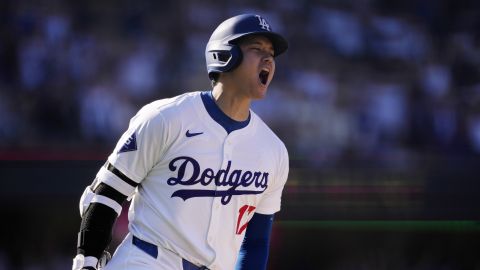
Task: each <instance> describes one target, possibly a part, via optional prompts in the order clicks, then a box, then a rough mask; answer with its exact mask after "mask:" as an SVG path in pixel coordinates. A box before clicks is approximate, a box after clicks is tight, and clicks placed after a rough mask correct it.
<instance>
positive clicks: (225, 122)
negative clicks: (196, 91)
mask: <svg viewBox="0 0 480 270" xmlns="http://www.w3.org/2000/svg"><path fill="white" fill-rule="evenodd" d="M201 97H202V101H203V105H205V109H207V112H208V114H209V115H210V117H212V119H213V120H215V122H217V123H218V124H220V125H221V126H222V127H223V128H224V129H225V130H226V131H227V133H228V134H230V133H231V132H232V131H235V130H237V129H242V128H244V127H246V126H247V125H248V123H250V114H248V119H247V120H245V121H241V122H240V121H235V120H233V119H232V118H230V117H228V115H226V114H225V113H224V112H222V110H221V109H220V108H219V107H218V105H217V104H216V103H215V101H214V99H213V94H212V91H204V92H202V93H201Z"/></svg>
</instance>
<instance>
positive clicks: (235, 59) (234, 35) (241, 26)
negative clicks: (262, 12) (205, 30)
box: [205, 14, 288, 79]
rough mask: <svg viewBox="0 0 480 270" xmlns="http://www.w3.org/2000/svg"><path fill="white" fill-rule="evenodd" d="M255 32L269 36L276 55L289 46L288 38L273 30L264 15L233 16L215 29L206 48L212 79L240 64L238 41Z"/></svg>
mask: <svg viewBox="0 0 480 270" xmlns="http://www.w3.org/2000/svg"><path fill="white" fill-rule="evenodd" d="M253 34H259V35H263V36H265V37H267V38H268V39H269V40H270V41H271V42H272V45H273V49H274V51H275V56H278V55H280V54H282V53H283V52H285V51H286V50H287V48H288V43H287V40H285V38H283V37H282V36H281V35H280V34H278V33H275V32H273V30H272V27H271V26H270V24H269V23H268V22H267V21H266V20H265V19H264V18H263V17H261V16H259V15H254V14H242V15H238V16H235V17H232V18H230V19H228V20H226V21H224V22H222V23H221V24H220V25H219V26H218V27H217V29H215V31H213V34H212V36H211V37H210V40H209V41H208V44H207V48H206V49H205V58H206V60H207V70H208V76H209V77H210V79H213V74H215V73H221V72H227V71H230V70H232V69H234V68H235V67H236V66H238V65H239V64H240V62H241V61H242V51H241V50H240V47H239V46H238V45H237V44H236V41H238V39H240V38H242V37H245V36H247V35H253Z"/></svg>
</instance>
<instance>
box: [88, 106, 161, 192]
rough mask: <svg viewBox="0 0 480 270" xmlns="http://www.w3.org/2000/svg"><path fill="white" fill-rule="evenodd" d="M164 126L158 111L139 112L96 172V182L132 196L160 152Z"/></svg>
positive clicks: (149, 109) (148, 109) (159, 155)
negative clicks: (104, 164) (105, 161)
mask: <svg viewBox="0 0 480 270" xmlns="http://www.w3.org/2000/svg"><path fill="white" fill-rule="evenodd" d="M147 106H148V105H147ZM166 126H167V125H166V123H165V120H164V117H163V116H162V114H161V112H160V111H159V110H158V109H155V108H148V107H147V108H143V109H142V110H140V111H139V112H138V113H137V115H135V116H134V117H133V118H132V119H131V121H130V124H129V127H128V129H127V131H126V132H125V133H123V135H122V136H121V137H120V139H119V141H118V142H117V145H116V146H115V148H114V150H113V152H112V153H111V154H110V156H109V157H108V161H107V164H106V166H103V167H102V168H101V169H100V171H99V172H98V173H97V177H96V181H97V183H106V184H107V185H109V186H111V187H113V188H115V189H116V190H118V191H120V192H121V193H122V194H124V195H126V196H131V195H133V193H134V190H135V187H136V185H138V184H139V183H140V182H141V181H142V180H143V179H144V178H145V176H146V175H147V174H148V172H149V171H150V170H151V169H152V168H153V167H154V166H155V165H156V164H157V163H158V161H159V159H160V158H161V156H162V154H163V153H164V149H165V147H164V146H165V140H166V134H167V133H168V131H167V129H166Z"/></svg>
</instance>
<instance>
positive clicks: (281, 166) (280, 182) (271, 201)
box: [256, 145, 289, 215]
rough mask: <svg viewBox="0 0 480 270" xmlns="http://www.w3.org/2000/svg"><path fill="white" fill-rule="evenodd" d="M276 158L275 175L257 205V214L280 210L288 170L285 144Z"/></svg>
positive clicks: (269, 213) (268, 213)
mask: <svg viewBox="0 0 480 270" xmlns="http://www.w3.org/2000/svg"><path fill="white" fill-rule="evenodd" d="M282 146H283V145H282ZM277 159H278V161H277V169H276V173H275V177H274V178H273V179H272V180H273V181H271V183H269V187H268V188H267V190H266V191H265V193H264V195H263V197H262V199H261V201H260V203H259V205H258V206H257V210H256V212H257V213H259V214H264V215H271V214H274V213H276V212H278V211H280V205H281V199H282V192H283V188H284V186H285V183H286V182H287V178H288V171H289V159H288V152H287V149H286V148H285V146H283V147H282V151H281V154H279V155H278V156H277Z"/></svg>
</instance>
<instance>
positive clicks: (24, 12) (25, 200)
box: [0, 0, 480, 270]
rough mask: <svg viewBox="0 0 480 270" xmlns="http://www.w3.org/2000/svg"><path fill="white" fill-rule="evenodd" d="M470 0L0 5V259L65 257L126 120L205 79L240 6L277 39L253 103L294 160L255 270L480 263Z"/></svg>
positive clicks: (58, 260) (120, 226)
mask: <svg viewBox="0 0 480 270" xmlns="http://www.w3.org/2000/svg"><path fill="white" fill-rule="evenodd" d="M479 3H480V2H477V1H473V0H471V1H454V0H449V1H446V0H443V1H435V0H420V1H415V0H405V1H401V0H394V1H380V0H377V1H375V0H358V1H357V0H342V1H334V0H330V1H328V0H324V1H314V0H300V1H289V0H278V1H269V2H267V1H253V0H249V1H239V0H237V1H215V0H210V1H202V2H200V1H193V0H186V1H145V0H138V1H127V0H122V1H111V0H108V1H92V0H87V1H60V0H51V1H33V0H31V1H28V0H18V1H13V0H5V1H2V2H1V3H0V180H1V188H0V203H1V207H0V219H1V222H0V269H1V270H3V269H19V270H23V269H29V270H33V269H35V270H37V269H49V270H55V269H70V265H71V259H72V258H73V256H74V254H75V243H76V232H77V230H78V227H79V222H80V219H79V216H78V206H77V205H78V199H79V197H80V194H81V192H82V191H83V187H84V186H85V185H86V184H88V183H90V182H91V181H92V179H93V177H94V175H95V173H96V171H97V170H98V168H99V167H100V166H101V165H102V164H103V162H104V160H105V158H106V156H107V155H108V154H109V152H110V151H111V149H112V148H113V146H114V144H115V142H116V140H117V139H118V138H119V135H120V134H121V132H122V131H123V130H124V129H125V128H126V126H127V124H128V119H129V118H130V117H131V116H132V115H133V114H134V113H135V112H136V111H137V110H138V109H139V108H140V107H141V106H142V105H143V104H145V103H147V102H149V101H151V100H154V99H159V98H163V97H169V96H172V95H177V94H179V93H183V92H185V91H195V90H203V89H208V88H209V81H208V80H207V76H206V71H205V64H204V46H205V44H206V42H207V41H208V38H209V35H210V33H211V31H212V30H213V28H214V26H215V25H217V24H218V23H219V22H221V21H223V20H224V19H225V18H228V17H230V16H232V15H235V14H238V13H243V12H255V13H260V14H263V15H264V16H265V17H266V18H268V19H269V21H270V22H271V24H272V25H273V26H274V29H275V30H276V31H279V32H281V33H284V34H285V36H286V37H287V38H288V39H289V41H290V50H289V51H288V53H287V54H285V55H282V56H281V57H280V58H278V59H277V73H276V77H275V79H274V82H273V84H272V85H271V88H270V90H269V94H268V98H267V99H266V100H264V101H262V102H257V103H255V104H254V110H255V111H256V112H257V113H258V114H260V115H261V116H262V117H263V119H264V120H265V121H266V122H267V123H268V124H269V125H270V126H271V127H272V128H273V129H274V130H275V131H276V132H277V134H278V135H279V136H280V137H281V138H282V139H283V140H284V141H285V143H286V145H287V148H288V149H289V152H290V157H291V173H290V177H289V181H288V184H287V186H286V190H285V194H284V200H283V210H282V212H280V213H279V214H278V215H277V218H276V222H275V225H274V232H273V239H272V247H271V256H270V267H269V269H326V270H330V269H332V270H350V269H355V270H357V269H368V270H369V269H390V270H392V269H393V270H395V269H415V270H426V269H442V270H450V269H451V270H458V269H480V261H479V259H478V250H479V248H480V241H479V240H480V237H479V236H480V235H479V233H480V225H479V223H478V218H479V216H480V215H479V209H480V208H479V206H480V196H478V191H479V188H480V183H479V172H480V169H479V167H480V166H479V165H480V76H479V75H480V69H479V68H480V39H479V37H480V36H479V34H480V4H479ZM125 225H126V220H125V217H124V216H122V218H121V219H120V220H119V221H118V223H117V229H116V231H115V238H114V242H113V245H112V246H114V245H115V243H118V241H119V239H120V238H121V236H122V235H123V234H124V233H125Z"/></svg>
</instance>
